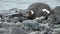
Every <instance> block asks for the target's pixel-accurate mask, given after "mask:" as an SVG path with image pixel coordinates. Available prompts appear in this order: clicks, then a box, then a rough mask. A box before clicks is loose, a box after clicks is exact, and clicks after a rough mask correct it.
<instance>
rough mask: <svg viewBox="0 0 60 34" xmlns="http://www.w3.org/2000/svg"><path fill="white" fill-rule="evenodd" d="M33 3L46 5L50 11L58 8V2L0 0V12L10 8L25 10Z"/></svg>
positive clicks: (46, 0)
mask: <svg viewBox="0 0 60 34" xmlns="http://www.w3.org/2000/svg"><path fill="white" fill-rule="evenodd" d="M34 2H43V3H47V4H48V5H50V7H51V8H52V9H53V8H54V7H55V6H60V0H0V10H9V9H12V8H20V9H26V8H27V7H28V6H29V5H30V4H32V3H34ZM2 12H4V11H2Z"/></svg>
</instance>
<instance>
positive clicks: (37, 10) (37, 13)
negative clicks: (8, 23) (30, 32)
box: [24, 2, 53, 20]
mask: <svg viewBox="0 0 60 34" xmlns="http://www.w3.org/2000/svg"><path fill="white" fill-rule="evenodd" d="M52 13H53V12H52V11H51V8H50V6H49V5H48V4H45V3H40V2H36V3H33V4H31V5H30V6H29V7H28V8H27V9H26V13H25V15H24V17H26V18H27V19H32V20H33V19H35V18H36V17H41V16H44V17H48V16H49V15H50V14H52Z"/></svg>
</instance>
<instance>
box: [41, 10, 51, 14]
mask: <svg viewBox="0 0 60 34" xmlns="http://www.w3.org/2000/svg"><path fill="white" fill-rule="evenodd" d="M42 11H43V12H45V11H46V12H47V13H48V14H49V13H50V11H49V10H47V9H42Z"/></svg>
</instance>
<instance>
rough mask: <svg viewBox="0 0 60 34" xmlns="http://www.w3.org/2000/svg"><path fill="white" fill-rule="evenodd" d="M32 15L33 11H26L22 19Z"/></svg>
mask: <svg viewBox="0 0 60 34" xmlns="http://www.w3.org/2000/svg"><path fill="white" fill-rule="evenodd" d="M33 14H34V11H32V10H26V13H25V15H24V17H26V18H30V17H31V16H32V15H33Z"/></svg>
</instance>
